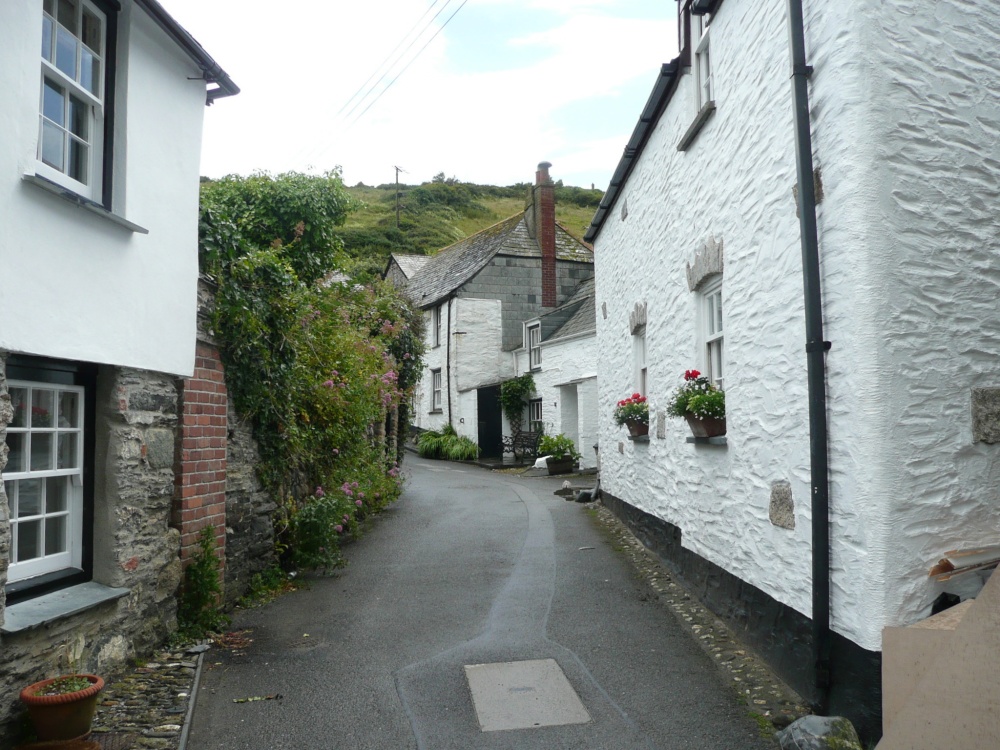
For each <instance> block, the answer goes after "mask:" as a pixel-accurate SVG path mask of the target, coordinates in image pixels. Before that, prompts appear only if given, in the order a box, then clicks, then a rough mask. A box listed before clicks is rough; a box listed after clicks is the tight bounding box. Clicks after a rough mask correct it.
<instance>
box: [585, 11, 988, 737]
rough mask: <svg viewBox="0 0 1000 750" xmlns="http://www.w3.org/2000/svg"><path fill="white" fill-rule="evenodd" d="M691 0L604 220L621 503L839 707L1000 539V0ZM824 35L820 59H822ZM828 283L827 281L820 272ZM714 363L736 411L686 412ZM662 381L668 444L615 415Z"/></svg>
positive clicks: (606, 420) (606, 352)
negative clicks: (949, 577)
mask: <svg viewBox="0 0 1000 750" xmlns="http://www.w3.org/2000/svg"><path fill="white" fill-rule="evenodd" d="M805 6H806V13H805V17H804V19H802V17H801V13H800V11H801V4H800V3H799V2H797V0H792V1H791V2H788V1H787V0H724V2H723V1H721V0H681V2H679V3H678V24H679V31H680V41H679V50H680V54H679V56H678V57H677V58H675V59H674V60H673V61H671V62H670V63H667V64H666V65H664V66H663V68H662V70H661V72H660V75H659V77H658V78H657V80H656V82H655V85H654V87H653V90H652V93H651V95H650V98H649V100H648V102H647V104H646V106H645V108H644V110H643V111H642V112H641V113H640V114H639V117H638V123H637V124H636V127H635V130H634V132H633V135H632V139H631V140H630V142H629V144H628V146H627V148H626V149H625V154H624V156H623V157H622V160H621V162H620V163H619V165H618V168H617V170H616V172H615V174H614V177H613V178H612V180H611V184H610V186H609V189H608V191H607V193H606V195H605V198H604V201H603V202H602V204H601V206H600V209H599V210H598V212H597V215H596V216H595V219H594V221H593V223H592V225H591V227H590V229H589V231H588V232H587V234H586V239H588V240H589V241H592V242H593V243H594V248H595V259H596V270H597V273H596V278H597V295H596V305H597V311H598V312H597V341H598V347H597V362H598V371H599V372H600V373H601V379H600V381H599V389H600V401H601V413H600V440H601V446H602V451H601V457H602V477H601V479H602V488H603V489H604V491H605V502H607V503H608V504H609V505H610V506H611V507H613V508H614V509H615V510H616V511H617V512H618V513H619V514H620V515H621V516H623V517H624V518H626V519H627V520H628V521H629V522H630V523H631V524H632V526H633V528H635V529H636V530H637V531H638V533H639V534H640V535H641V536H642V538H643V539H644V540H645V541H646V542H647V543H648V544H649V545H650V546H652V547H653V548H654V549H656V550H657V551H658V552H659V554H660V555H661V556H662V557H663V558H664V559H665V560H666V561H667V562H668V563H669V564H670V565H671V566H672V568H673V569H674V570H675V571H676V572H677V573H678V575H679V576H681V577H682V578H683V579H684V580H685V581H686V582H687V584H688V585H689V586H691V587H692V589H693V590H694V591H695V592H696V593H698V594H699V595H700V596H701V597H702V598H703V599H704V600H705V601H706V602H707V603H708V604H709V606H711V607H712V608H713V609H714V610H715V611H716V612H717V613H719V614H720V615H721V616H723V617H725V618H726V619H727V620H728V621H729V622H730V623H731V624H732V625H734V626H735V627H736V628H737V629H738V630H739V631H740V632H741V633H742V634H744V636H745V637H746V638H747V639H748V640H749V641H750V642H751V643H752V645H753V646H754V647H755V648H756V649H757V650H759V651H760V652H761V653H762V654H764V655H765V656H766V657H767V658H768V659H769V660H770V661H771V663H772V665H773V666H774V667H775V669H776V670H777V671H778V672H779V673H780V674H781V675H782V676H783V677H785V679H786V680H788V681H790V682H791V684H792V685H793V686H794V687H796V688H797V689H798V690H799V691H801V692H802V693H803V694H804V695H806V696H807V697H809V698H810V699H811V700H813V701H815V703H816V705H817V708H818V709H819V710H821V711H825V712H831V713H843V714H845V715H847V716H849V717H850V718H851V719H852V720H854V721H855V723H856V724H857V725H858V726H859V728H860V729H861V730H862V732H863V733H864V734H866V735H868V736H876V737H877V736H878V734H879V733H880V730H881V721H880V713H879V707H880V696H879V690H880V688H879V685H880V661H881V647H882V631H883V628H884V627H886V626H897V625H909V624H911V623H914V622H916V621H918V620H920V619H921V618H924V617H926V616H927V615H928V614H930V612H931V608H932V603H933V602H934V601H935V600H936V599H937V598H938V597H939V595H940V594H941V593H942V592H945V591H950V592H951V593H955V594H958V595H960V596H962V597H968V596H972V595H975V594H976V593H977V591H978V588H979V586H981V585H982V581H981V579H980V578H979V577H977V576H975V575H972V576H969V577H966V578H962V579H955V580H954V581H952V582H950V583H938V582H936V581H934V580H933V579H930V578H929V577H928V569H929V568H930V567H931V566H932V565H933V564H934V563H935V562H937V560H938V558H939V557H940V556H941V554H942V553H943V552H944V551H946V550H954V549H962V548H968V547H973V548H975V547H980V546H983V545H988V544H995V543H996V540H997V535H998V531H1000V529H998V526H1000V521H998V518H1000V517H998V514H997V507H998V497H997V486H998V482H997V479H998V477H1000V461H998V453H997V451H998V450H1000V448H998V446H997V432H996V431H995V426H996V424H997V419H998V416H1000V414H998V411H997V409H996V404H997V399H996V393H997V388H998V386H1000V379H998V375H997V362H998V361H1000V324H998V318H997V316H996V314H995V309H994V308H995V303H996V296H997V284H998V278H1000V276H998V269H1000V255H998V248H1000V224H998V222H997V220H996V207H997V205H998V204H1000V138H998V133H1000V97H998V96H997V95H996V92H997V91H998V89H1000V60H998V58H997V55H996V49H997V47H998V44H1000V6H998V5H997V4H996V3H994V2H989V1H988V0H971V1H970V2H966V3H926V2H917V1H915V0H901V1H900V2H894V3H885V2H881V1H877V0H837V1H836V2H834V1H833V0H814V1H813V2H809V3H806V4H805ZM806 53H808V57H807V56H806ZM804 290H805V291H804ZM689 369H697V370H700V371H701V372H702V373H704V374H705V375H707V376H708V377H709V378H711V380H712V381H713V382H715V383H716V384H717V385H719V386H720V387H721V388H723V389H724V390H725V393H726V409H727V414H726V417H727V423H728V424H727V432H726V434H725V435H724V436H723V437H715V438H696V437H694V436H693V435H692V434H691V432H690V431H689V429H688V426H687V425H686V424H685V422H683V421H681V420H675V419H669V418H667V414H666V409H667V406H668V404H669V403H670V399H671V395H672V393H673V392H674V389H675V387H676V386H678V385H679V384H680V383H681V376H682V374H683V373H684V372H685V371H686V370H689ZM639 389H643V390H645V392H646V395H647V396H648V398H649V402H650V404H651V430H650V436H649V439H648V442H643V441H641V440H630V439H628V436H627V435H626V432H625V430H624V428H621V427H618V426H616V425H615V424H614V422H613V420H612V411H613V408H614V405H615V403H616V401H617V400H618V399H620V398H622V397H623V396H624V395H625V394H629V393H632V392H633V391H635V390H639Z"/></svg>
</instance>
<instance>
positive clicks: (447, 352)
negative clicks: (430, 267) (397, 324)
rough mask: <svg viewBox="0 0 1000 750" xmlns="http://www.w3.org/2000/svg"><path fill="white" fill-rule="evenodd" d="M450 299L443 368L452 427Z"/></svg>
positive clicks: (449, 420)
mask: <svg viewBox="0 0 1000 750" xmlns="http://www.w3.org/2000/svg"><path fill="white" fill-rule="evenodd" d="M451 300H452V298H451V297H449V298H448V339H447V340H446V341H445V350H444V369H445V381H446V384H447V387H448V426H449V427H454V425H453V424H452V423H451Z"/></svg>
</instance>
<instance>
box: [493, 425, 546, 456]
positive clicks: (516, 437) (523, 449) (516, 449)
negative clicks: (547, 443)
mask: <svg viewBox="0 0 1000 750" xmlns="http://www.w3.org/2000/svg"><path fill="white" fill-rule="evenodd" d="M541 436H542V434H541V433H540V432H524V431H522V432H518V433H515V434H513V435H505V436H504V437H503V452H504V453H513V454H514V458H522V457H524V456H530V457H532V458H534V457H535V456H537V455H538V440H539V438H541Z"/></svg>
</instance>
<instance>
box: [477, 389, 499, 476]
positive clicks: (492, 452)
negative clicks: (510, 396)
mask: <svg viewBox="0 0 1000 750" xmlns="http://www.w3.org/2000/svg"><path fill="white" fill-rule="evenodd" d="M476 394H477V399H476V401H477V404H478V411H479V452H480V455H481V456H482V457H483V458H503V420H502V419H501V417H500V386H498V385H491V386H489V387H488V388H480V389H479V390H478V391H476Z"/></svg>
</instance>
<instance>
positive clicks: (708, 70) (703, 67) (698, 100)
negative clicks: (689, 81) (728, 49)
mask: <svg viewBox="0 0 1000 750" xmlns="http://www.w3.org/2000/svg"><path fill="white" fill-rule="evenodd" d="M690 18H691V45H692V47H691V72H692V73H693V75H694V105H695V106H694V111H695V114H697V113H699V112H701V110H702V109H704V108H705V107H707V106H709V105H711V104H713V103H714V102H715V80H714V77H713V75H712V56H711V23H712V17H711V14H709V13H704V14H694V13H692V14H691V16H690Z"/></svg>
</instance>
